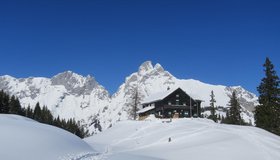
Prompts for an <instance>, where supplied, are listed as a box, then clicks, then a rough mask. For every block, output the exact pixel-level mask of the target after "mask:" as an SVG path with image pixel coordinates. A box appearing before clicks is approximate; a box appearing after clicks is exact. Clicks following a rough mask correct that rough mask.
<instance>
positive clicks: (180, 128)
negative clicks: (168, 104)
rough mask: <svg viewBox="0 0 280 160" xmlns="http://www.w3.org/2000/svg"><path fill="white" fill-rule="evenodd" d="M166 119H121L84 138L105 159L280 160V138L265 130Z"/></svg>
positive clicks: (208, 122) (194, 120) (207, 121)
mask: <svg viewBox="0 0 280 160" xmlns="http://www.w3.org/2000/svg"><path fill="white" fill-rule="evenodd" d="M163 121H165V123H163ZM167 121H168V120H155V119H152V120H151V121H122V122H119V123H117V124H116V125H115V126H113V127H112V128H110V129H108V130H106V131H104V132H102V133H99V134H97V135H94V136H92V137H89V138H86V139H85V141H86V142H88V143H89V144H91V145H92V147H93V148H94V149H95V150H97V151H99V152H100V153H103V156H102V159H104V160H106V159H108V160H123V159H142V160H144V159H145V160H146V159H148V160H149V159H151V160H155V159H167V160H177V159H178V160H182V159H189V160H237V159H238V160H279V159H280V137H279V136H276V135H274V134H271V133H269V132H267V131H265V130H262V129H259V128H256V127H248V126H234V125H224V124H217V123H213V122H212V121H209V120H206V119H175V120H173V121H172V122H171V123H167ZM169 138H171V141H170V142H169Z"/></svg>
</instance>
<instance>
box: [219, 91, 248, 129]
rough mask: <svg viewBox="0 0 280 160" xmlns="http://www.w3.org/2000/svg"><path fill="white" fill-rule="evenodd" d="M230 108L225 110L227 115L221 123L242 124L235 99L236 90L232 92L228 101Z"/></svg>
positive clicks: (238, 105)
mask: <svg viewBox="0 0 280 160" xmlns="http://www.w3.org/2000/svg"><path fill="white" fill-rule="evenodd" d="M229 106H230V109H229V111H228V112H227V117H226V118H225V120H224V122H223V123H228V124H237V125H244V124H245V123H244V121H243V119H242V118H241V106H240V104H239V102H238V100H237V96H236V92H235V91H233V92H232V96H231V98H230V101H229Z"/></svg>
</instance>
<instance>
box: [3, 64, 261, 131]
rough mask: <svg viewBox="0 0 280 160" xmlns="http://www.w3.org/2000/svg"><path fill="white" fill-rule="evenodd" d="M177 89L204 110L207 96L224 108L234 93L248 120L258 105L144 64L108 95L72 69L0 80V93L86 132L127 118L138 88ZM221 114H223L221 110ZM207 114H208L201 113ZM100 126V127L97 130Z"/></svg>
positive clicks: (142, 91)
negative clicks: (45, 75)
mask: <svg viewBox="0 0 280 160" xmlns="http://www.w3.org/2000/svg"><path fill="white" fill-rule="evenodd" d="M168 87H169V88H177V87H180V88H182V89H183V90H185V91H186V93H188V94H189V95H191V96H192V97H194V98H196V99H200V100H203V101H204V102H203V103H202V106H208V105H209V100H210V96H209V95H210V92H211V90H213V91H214V94H215V96H216V97H215V98H216V101H217V103H216V105H217V106H222V107H221V108H223V107H227V104H228V101H229V96H230V95H231V93H232V91H233V90H236V91H237V94H238V97H239V101H240V103H241V105H242V109H243V112H242V116H243V118H244V119H245V120H246V121H247V122H249V121H251V122H252V123H253V122H254V121H253V114H252V111H253V110H254V106H255V105H257V103H258V102H257V97H256V95H254V94H253V93H250V92H249V91H246V90H245V89H244V88H242V87H241V86H234V87H228V86H222V85H211V84H206V83H203V82H200V81H198V80H193V79H188V80H184V79H177V78H176V77H174V76H173V75H172V74H171V73H169V72H168V71H165V70H164V69H163V67H162V66H161V65H160V64H156V65H154V66H153V65H152V63H151V62H150V61H146V62H144V63H143V64H142V65H141V66H140V67H139V69H138V71H137V72H135V73H132V74H131V75H130V76H128V77H127V78H126V79H125V82H124V83H123V84H122V85H121V86H120V87H119V89H118V91H117V92H116V93H114V94H113V95H112V96H110V95H109V93H108V91H107V90H106V89H105V88H104V87H103V86H101V85H100V84H99V83H98V82H97V81H96V80H95V79H94V78H93V77H91V76H87V77H83V76H81V75H78V74H76V73H73V72H71V71H66V72H63V73H60V74H58V75H56V76H54V77H52V78H41V77H38V78H33V77H30V78H20V79H17V78H14V77H11V76H7V75H5V76H1V77H0V89H3V90H4V91H6V92H8V93H10V94H13V95H16V96H17V97H18V98H19V99H20V101H21V103H22V105H23V106H25V107H27V106H28V105H30V106H31V107H33V106H35V104H36V103H37V102H40V104H41V105H46V106H48V108H49V109H50V110H51V111H52V112H53V113H54V114H55V115H59V116H61V117H64V118H70V117H74V118H76V119H77V120H80V121H81V122H82V123H83V124H85V125H86V126H87V127H88V128H89V129H90V131H95V130H97V129H98V128H99V129H101V128H102V129H103V130H104V129H106V128H109V127H110V126H112V125H113V124H115V123H116V122H117V121H120V120H126V119H129V118H131V117H130V115H129V113H128V112H129V110H130V108H129V104H130V102H131V97H132V96H133V93H134V92H135V89H136V88H137V90H138V92H139V95H140V97H141V100H144V99H145V98H146V97H148V96H149V95H151V94H154V93H156V92H160V91H164V90H166V89H167V88H168ZM219 112H220V114H222V115H223V114H225V113H224V112H223V111H222V110H220V111H219ZM205 114H207V112H206V113H205ZM100 127H101V128H100Z"/></svg>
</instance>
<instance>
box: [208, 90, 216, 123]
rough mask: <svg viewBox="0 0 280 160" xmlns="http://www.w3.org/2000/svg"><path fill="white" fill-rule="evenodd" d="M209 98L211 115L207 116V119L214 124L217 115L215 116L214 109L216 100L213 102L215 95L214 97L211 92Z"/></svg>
mask: <svg viewBox="0 0 280 160" xmlns="http://www.w3.org/2000/svg"><path fill="white" fill-rule="evenodd" d="M210 98H211V99H210V111H211V115H210V116H208V119H212V120H213V121H214V122H217V115H216V108H215V103H216V100H215V95H214V92H213V91H211V94H210Z"/></svg>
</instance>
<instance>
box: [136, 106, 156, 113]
mask: <svg viewBox="0 0 280 160" xmlns="http://www.w3.org/2000/svg"><path fill="white" fill-rule="evenodd" d="M154 108H155V106H148V107H145V108H143V109H141V110H139V111H137V114H139V113H144V112H147V111H149V110H152V109H154Z"/></svg>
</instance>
